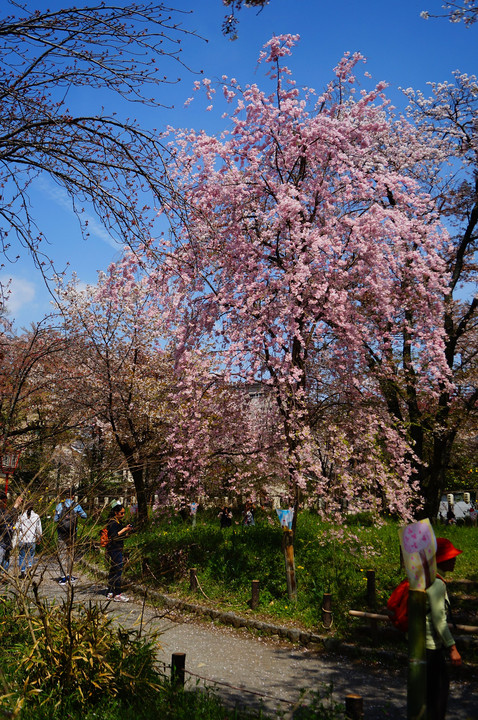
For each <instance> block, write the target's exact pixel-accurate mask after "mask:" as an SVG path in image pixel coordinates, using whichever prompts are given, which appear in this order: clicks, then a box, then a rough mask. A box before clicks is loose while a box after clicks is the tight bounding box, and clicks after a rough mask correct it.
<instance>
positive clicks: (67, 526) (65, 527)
mask: <svg viewBox="0 0 478 720" xmlns="http://www.w3.org/2000/svg"><path fill="white" fill-rule="evenodd" d="M77 522H78V518H77V515H76V512H75V506H74V505H73V504H71V505H70V506H69V507H65V506H63V509H62V511H61V515H60V517H59V519H58V532H59V533H60V535H62V536H63V537H65V536H66V537H73V535H74V534H75V533H76V524H77Z"/></svg>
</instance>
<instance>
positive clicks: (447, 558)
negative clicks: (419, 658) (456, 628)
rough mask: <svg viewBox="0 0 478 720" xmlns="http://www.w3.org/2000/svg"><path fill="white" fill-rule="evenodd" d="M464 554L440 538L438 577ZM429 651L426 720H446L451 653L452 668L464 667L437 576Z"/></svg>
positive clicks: (430, 596) (430, 603) (430, 605)
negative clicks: (448, 665)
mask: <svg viewBox="0 0 478 720" xmlns="http://www.w3.org/2000/svg"><path fill="white" fill-rule="evenodd" d="M461 553H462V550H458V549H457V548H456V547H454V545H453V544H452V543H451V542H450V540H447V539H446V538H437V551H436V563H437V569H438V572H439V573H447V572H452V571H453V570H454V568H455V562H456V558H457V556H458V555H460V554H461ZM426 593H427V609H428V612H427V615H426V651H427V720H444V718H445V716H446V709H447V704H448V691H449V686H450V680H449V677H448V669H447V663H446V652H447V651H448V653H449V657H450V660H451V663H452V665H454V666H457V667H458V666H460V665H461V655H460V653H459V652H458V650H457V649H456V645H455V641H454V639H453V636H452V634H451V632H450V629H449V627H448V620H447V612H448V610H449V607H450V602H449V600H448V594H447V590H446V582H445V580H444V579H443V578H442V577H441V576H440V575H439V574H437V576H436V579H435V581H434V582H433V583H432V584H431V585H430V587H429V588H427V591H426Z"/></svg>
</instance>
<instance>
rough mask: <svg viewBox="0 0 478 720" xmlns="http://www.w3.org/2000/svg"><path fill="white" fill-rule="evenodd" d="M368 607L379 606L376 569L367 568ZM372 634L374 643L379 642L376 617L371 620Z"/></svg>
mask: <svg viewBox="0 0 478 720" xmlns="http://www.w3.org/2000/svg"><path fill="white" fill-rule="evenodd" d="M367 607H368V608H369V610H375V608H376V607H377V592H376V584H375V570H367ZM369 626H370V635H371V640H372V643H373V644H375V643H376V642H377V637H378V623H377V621H376V620H375V619H374V618H371V619H370V621H369Z"/></svg>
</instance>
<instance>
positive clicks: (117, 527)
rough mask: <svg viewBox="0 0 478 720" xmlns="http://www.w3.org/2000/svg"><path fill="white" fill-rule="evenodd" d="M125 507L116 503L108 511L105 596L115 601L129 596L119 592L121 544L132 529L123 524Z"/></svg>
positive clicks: (121, 564)
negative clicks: (107, 559)
mask: <svg viewBox="0 0 478 720" xmlns="http://www.w3.org/2000/svg"><path fill="white" fill-rule="evenodd" d="M124 516H125V509H124V507H123V505H121V504H120V503H118V504H117V505H115V506H114V507H113V508H112V510H111V513H110V518H109V520H108V525H107V527H108V545H107V546H106V554H107V555H108V557H109V560H110V571H109V575H108V592H107V595H106V597H107V598H108V599H109V600H114V601H115V602H129V598H128V597H126V595H123V593H122V592H121V576H122V574H123V564H124V561H123V546H124V541H125V538H126V537H127V536H128V535H129V534H130V533H131V532H132V531H133V526H132V525H124V524H123V520H124Z"/></svg>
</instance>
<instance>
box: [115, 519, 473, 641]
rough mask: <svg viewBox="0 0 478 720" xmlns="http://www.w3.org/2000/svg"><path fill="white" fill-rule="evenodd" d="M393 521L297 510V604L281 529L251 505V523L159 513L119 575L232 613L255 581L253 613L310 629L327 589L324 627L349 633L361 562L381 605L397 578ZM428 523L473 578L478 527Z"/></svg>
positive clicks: (458, 574)
mask: <svg viewBox="0 0 478 720" xmlns="http://www.w3.org/2000/svg"><path fill="white" fill-rule="evenodd" d="M398 528H399V524H398V523H396V522H393V521H389V522H387V523H385V524H383V525H380V526H377V525H375V524H373V523H372V522H371V520H370V518H368V517H367V516H361V517H353V518H349V519H348V521H347V522H346V523H345V522H344V524H343V525H341V526H333V525H330V524H328V523H324V522H321V521H320V520H319V519H318V517H317V515H316V514H314V513H309V512H303V513H301V514H300V515H299V518H298V522H297V532H296V538H295V543H294V552H295V564H296V572H297V588H298V598H297V602H296V603H293V602H292V603H291V602H290V601H289V598H288V596H287V586H286V578H285V570H284V556H283V553H282V546H281V541H282V530H281V528H280V527H279V525H278V522H277V519H276V518H274V517H273V515H272V513H268V514H266V513H262V512H258V513H257V515H256V525H255V526H253V527H242V526H241V525H233V527H231V528H227V529H223V530H221V529H220V528H219V524H218V521H217V519H216V518H214V517H211V518H207V517H204V516H203V517H199V518H198V520H197V524H196V526H195V527H193V526H192V525H191V523H190V522H186V523H183V522H181V521H180V520H179V519H176V518H175V519H173V520H169V521H168V520H163V521H157V522H155V523H154V524H153V525H152V527H151V528H150V530H148V532H147V533H144V534H142V535H138V536H133V537H132V538H131V539H130V540H129V541H128V546H129V548H130V563H129V569H128V572H127V574H128V575H129V576H130V577H131V578H133V579H134V580H139V579H141V580H142V581H143V582H144V581H146V582H148V583H151V585H152V586H155V587H156V588H158V589H162V590H163V591H165V592H169V593H174V594H177V595H179V596H181V597H184V598H189V599H193V598H194V601H195V602H204V603H205V604H212V605H214V606H215V607H220V608H222V609H224V610H229V611H235V612H237V613H239V614H250V613H251V612H252V611H251V610H250V598H251V582H252V580H259V581H260V601H259V606H258V608H257V610H256V611H254V614H255V615H258V614H259V615H262V616H263V617H264V618H267V619H269V620H270V621H272V622H279V621H280V623H283V624H287V623H298V624H300V625H302V626H303V627H305V628H307V629H315V630H317V631H318V630H322V599H323V595H324V593H331V595H332V603H333V617H334V624H333V630H332V632H335V633H336V634H337V635H338V636H340V637H342V638H350V636H351V635H353V634H354V628H355V626H356V623H355V622H351V620H350V616H349V615H348V611H349V610H350V609H357V610H365V609H366V602H367V570H370V569H372V570H374V571H375V576H376V597H377V605H376V607H377V609H378V610H379V611H380V610H381V609H383V608H385V606H386V601H387V598H388V596H389V595H390V592H391V591H392V589H393V588H394V587H395V585H396V584H397V583H398V582H399V581H400V580H401V579H402V578H403V577H404V574H405V573H404V570H403V568H401V567H400V550H399V541H398V532H397V531H398ZM435 532H436V535H437V536H440V535H441V536H444V537H448V538H449V539H450V540H451V541H452V542H453V543H454V544H455V545H456V546H457V547H459V548H461V549H463V554H462V555H460V557H459V558H458V560H457V565H456V570H455V572H454V574H453V576H450V578H451V579H457V578H462V579H467V580H473V581H478V542H477V540H478V529H477V528H476V527H467V526H453V527H444V526H437V527H436V528H435ZM193 567H194V568H196V571H197V577H198V580H199V584H200V588H201V591H202V592H200V593H199V594H198V593H196V594H194V595H193V594H192V593H191V591H190V589H189V573H188V569H189V568H193ZM450 594H451V595H453V586H452V589H451V592H450ZM475 594H476V590H475ZM475 610H476V608H475Z"/></svg>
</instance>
